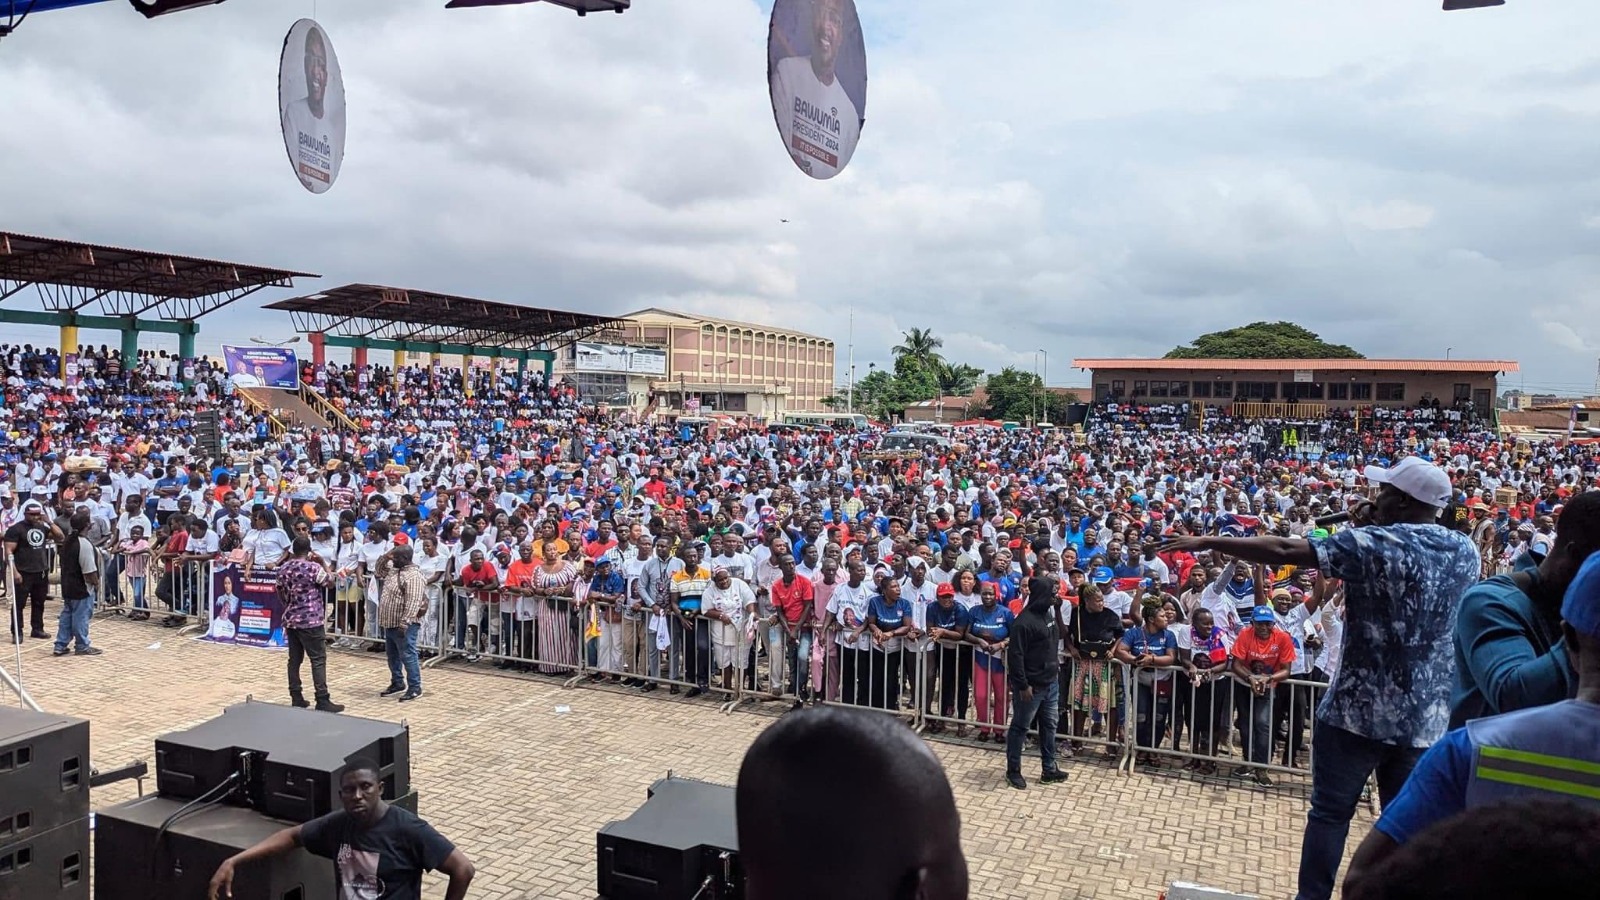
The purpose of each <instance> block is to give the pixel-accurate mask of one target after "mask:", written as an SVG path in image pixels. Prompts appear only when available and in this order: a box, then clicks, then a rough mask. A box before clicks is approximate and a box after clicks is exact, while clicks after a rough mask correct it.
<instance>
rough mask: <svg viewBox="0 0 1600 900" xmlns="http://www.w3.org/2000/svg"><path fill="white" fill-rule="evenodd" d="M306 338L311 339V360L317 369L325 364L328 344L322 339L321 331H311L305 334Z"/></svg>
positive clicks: (326, 362)
mask: <svg viewBox="0 0 1600 900" xmlns="http://www.w3.org/2000/svg"><path fill="white" fill-rule="evenodd" d="M306 339H307V340H309V341H311V361H312V362H313V363H315V364H316V366H317V368H319V369H320V368H322V367H323V366H325V365H327V364H328V345H327V343H326V342H325V340H324V335H323V334H322V332H320V331H313V332H311V333H310V334H308V335H306Z"/></svg>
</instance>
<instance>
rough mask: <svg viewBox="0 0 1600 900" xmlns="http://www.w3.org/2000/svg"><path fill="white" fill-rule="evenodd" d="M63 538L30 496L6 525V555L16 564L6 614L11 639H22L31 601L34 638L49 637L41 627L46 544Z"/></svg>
mask: <svg viewBox="0 0 1600 900" xmlns="http://www.w3.org/2000/svg"><path fill="white" fill-rule="evenodd" d="M61 538H62V534H61V529H59V528H57V527H56V526H55V525H53V524H51V522H50V520H49V519H47V518H46V517H45V514H44V504H43V503H40V502H39V501H37V500H29V501H28V502H27V503H26V504H24V505H23V507H22V521H20V522H18V523H17V524H15V525H13V526H11V527H10V528H8V529H6V535H5V548H6V555H7V556H9V557H11V560H12V562H13V563H14V564H15V566H16V571H17V582H16V584H15V585H14V587H15V591H14V592H13V594H12V596H14V597H16V598H17V599H16V609H15V611H14V612H12V613H11V615H9V616H8V617H7V618H9V619H10V620H11V641H12V643H15V644H20V643H22V619H23V616H24V615H25V614H27V612H28V605H29V602H30V601H31V602H32V605H33V609H32V615H31V616H30V617H29V619H30V621H29V624H30V625H31V626H32V634H33V636H34V637H36V638H49V637H50V635H49V634H48V633H47V632H46V631H45V630H44V601H45V598H46V597H48V596H50V581H49V568H50V556H49V551H48V547H49V545H50V543H51V542H52V541H59V540H61Z"/></svg>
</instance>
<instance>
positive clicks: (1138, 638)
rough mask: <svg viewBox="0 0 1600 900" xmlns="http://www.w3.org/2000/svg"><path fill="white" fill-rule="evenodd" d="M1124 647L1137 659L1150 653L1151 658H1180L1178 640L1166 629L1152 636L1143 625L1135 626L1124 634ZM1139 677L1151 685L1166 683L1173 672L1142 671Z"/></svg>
mask: <svg viewBox="0 0 1600 900" xmlns="http://www.w3.org/2000/svg"><path fill="white" fill-rule="evenodd" d="M1122 645H1123V646H1124V647H1127V648H1128V652H1129V653H1132V654H1133V655H1134V656H1135V657H1139V656H1143V655H1144V654H1146V653H1148V654H1150V655H1151V656H1171V657H1173V659H1174V661H1176V659H1177V656H1178V639H1177V637H1175V636H1174V635H1173V634H1172V632H1171V631H1168V630H1167V629H1165V628H1163V629H1161V630H1160V631H1157V632H1156V633H1155V634H1151V633H1150V632H1149V631H1147V630H1145V627H1144V626H1143V625H1135V626H1133V627H1132V628H1129V629H1128V630H1127V631H1124V632H1123V633H1122ZM1138 676H1139V681H1141V682H1145V683H1149V682H1151V681H1165V680H1166V679H1168V678H1171V677H1172V672H1171V671H1168V670H1161V671H1155V670H1152V669H1140V670H1139V673H1138Z"/></svg>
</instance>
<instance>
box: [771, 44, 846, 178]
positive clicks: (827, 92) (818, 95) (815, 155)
mask: <svg viewBox="0 0 1600 900" xmlns="http://www.w3.org/2000/svg"><path fill="white" fill-rule="evenodd" d="M772 98H773V104H772V108H773V109H774V110H776V111H777V116H778V132H779V133H780V134H781V135H782V136H783V145H784V146H785V147H787V148H789V155H790V156H793V157H794V160H795V162H796V163H797V164H798V165H799V166H800V168H801V169H802V170H804V171H805V172H806V173H808V174H809V175H811V176H812V177H813V178H832V177H833V176H835V175H837V174H839V172H840V171H841V170H842V169H844V167H845V166H846V165H848V164H849V162H850V157H851V156H852V155H853V154H854V153H855V149H856V143H857V142H858V141H860V140H861V114H860V112H858V111H857V110H856V105H855V103H854V102H852V101H851V100H850V95H849V94H846V93H845V90H844V86H843V85H841V84H840V83H839V76H838V75H837V74H835V75H834V78H833V82H832V83H831V84H823V83H822V82H821V81H819V80H818V79H817V75H816V73H815V72H814V71H813V70H812V68H811V57H809V56H791V57H789V58H787V59H782V60H779V61H778V64H777V66H775V67H774V68H773V71H772Z"/></svg>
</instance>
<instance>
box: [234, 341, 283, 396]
mask: <svg viewBox="0 0 1600 900" xmlns="http://www.w3.org/2000/svg"><path fill="white" fill-rule="evenodd" d="M222 360H223V362H224V363H225V364H226V365H227V367H228V375H229V377H230V378H231V379H232V380H233V386H234V387H270V388H285V389H287V390H291V391H292V390H296V389H298V388H299V387H300V364H299V363H298V362H296V361H295V358H294V351H293V350H290V349H289V348H287V347H229V346H227V345H226V344H224V345H223V347H222Z"/></svg>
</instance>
